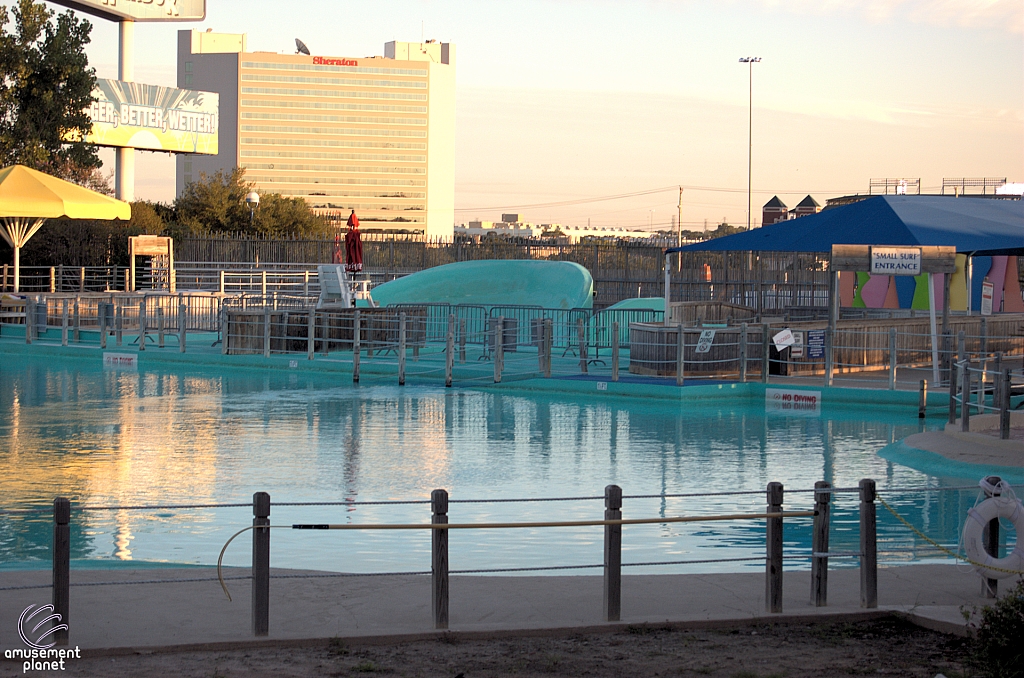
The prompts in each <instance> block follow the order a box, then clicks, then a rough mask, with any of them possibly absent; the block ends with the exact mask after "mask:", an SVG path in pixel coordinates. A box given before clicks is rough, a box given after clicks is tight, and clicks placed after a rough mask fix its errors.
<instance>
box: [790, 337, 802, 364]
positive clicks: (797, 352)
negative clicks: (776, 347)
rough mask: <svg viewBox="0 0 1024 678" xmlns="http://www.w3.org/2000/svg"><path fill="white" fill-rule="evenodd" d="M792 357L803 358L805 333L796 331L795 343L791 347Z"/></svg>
mask: <svg viewBox="0 0 1024 678" xmlns="http://www.w3.org/2000/svg"><path fill="white" fill-rule="evenodd" d="M789 357H790V358H803V357H804V333H803V332H794V333H793V345H792V346H790V347H789Z"/></svg>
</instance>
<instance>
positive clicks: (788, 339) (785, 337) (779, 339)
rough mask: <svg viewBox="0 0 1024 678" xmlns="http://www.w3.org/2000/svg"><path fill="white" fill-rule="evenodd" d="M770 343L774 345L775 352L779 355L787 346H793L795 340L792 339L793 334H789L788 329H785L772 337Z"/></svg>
mask: <svg viewBox="0 0 1024 678" xmlns="http://www.w3.org/2000/svg"><path fill="white" fill-rule="evenodd" d="M772 342H774V344H775V350H776V351H779V352H780V353H781V352H782V350H783V349H784V348H786V347H787V346H792V345H793V344H795V343H796V339H795V338H794V337H793V332H791V331H790V329H789V328H788V327H787V328H786V329H784V330H782V331H781V332H779V333H778V334H776V335H775V336H774V337H772Z"/></svg>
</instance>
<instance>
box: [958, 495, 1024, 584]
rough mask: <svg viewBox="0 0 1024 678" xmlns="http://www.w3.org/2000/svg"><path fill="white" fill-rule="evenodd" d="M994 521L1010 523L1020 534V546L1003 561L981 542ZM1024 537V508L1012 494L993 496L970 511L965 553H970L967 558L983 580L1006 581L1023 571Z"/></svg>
mask: <svg viewBox="0 0 1024 678" xmlns="http://www.w3.org/2000/svg"><path fill="white" fill-rule="evenodd" d="M995 518H1005V519H1006V520H1009V521H1010V522H1011V523H1013V529H1014V530H1016V531H1017V543H1016V544H1015V545H1014V548H1013V551H1011V552H1010V553H1008V554H1006V556H1004V557H1002V558H994V557H992V556H990V555H989V554H988V553H987V552H986V551H985V547H984V542H983V541H982V535H983V534H984V531H985V528H986V527H987V526H988V524H989V522H990V521H992V520H994V519H995ZM1021 535H1024V506H1021V503H1020V501H1019V500H1018V499H1017V498H1016V497H1014V496H1013V495H1010V496H1000V497H990V498H989V499H986V500H985V501H983V502H981V503H980V504H978V505H977V506H975V507H974V508H972V509H970V510H968V511H967V520H966V522H965V523H964V550H965V551H967V559H968V560H970V561H971V562H972V563H973V564H974V569H975V570H977V572H978V574H980V575H982V576H983V577H987V578H989V579H1003V578H1005V577H1012V576H1014V575H1015V574H1020V573H1021V572H1024V537H1022V536H1021ZM989 568H996V569H989Z"/></svg>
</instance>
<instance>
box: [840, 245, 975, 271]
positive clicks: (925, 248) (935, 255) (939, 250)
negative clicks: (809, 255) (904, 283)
mask: <svg viewBox="0 0 1024 678" xmlns="http://www.w3.org/2000/svg"><path fill="white" fill-rule="evenodd" d="M914 252H916V253H918V255H919V259H918V261H919V262H920V264H919V268H918V269H917V271H916V272H911V271H912V269H911V268H906V269H903V270H904V271H905V272H898V271H896V270H895V267H892V268H884V269H879V270H878V272H877V273H876V272H875V271H876V269H875V268H874V264H875V261H876V255H878V259H877V261H879V262H880V263H881V262H885V263H887V264H892V262H893V261H895V262H904V263H903V264H902V265H903V266H907V265H908V264H909V263H910V262H912V261H913V259H912V258H908V259H900V258H899V257H897V258H896V259H895V260H894V259H892V255H893V254H897V255H900V254H902V255H904V256H907V257H909V256H911V255H912V254H913V253H914ZM829 268H830V269H831V270H832V271H860V272H862V273H871V274H872V275H920V274H921V273H954V272H956V248H955V247H951V246H946V245H938V246H932V245H922V246H920V247H916V246H914V247H911V246H907V247H896V246H891V245H832V260H831V262H830V264H829Z"/></svg>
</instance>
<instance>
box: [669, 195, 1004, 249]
mask: <svg viewBox="0 0 1024 678" xmlns="http://www.w3.org/2000/svg"><path fill="white" fill-rule="evenodd" d="M832 245H909V246H914V245H946V246H950V245H952V246H954V247H956V251H957V252H960V253H963V254H983V255H997V254H1017V255H1024V201H1021V200H997V199H992V198H968V197H962V198H954V197H953V196H934V195H879V196H874V197H872V198H867V199H865V200H861V201H859V202H855V203H852V204H849V205H843V206H842V207H834V208H832V209H828V210H825V211H823V212H819V213H818V214H813V215H810V216H806V217H800V218H798V219H793V220H791V221H782V222H779V223H776V224H771V225H769V226H763V227H761V228H756V229H753V230H750V231H744V232H743V233H737V234H735V235H729V236H725V237H723V238H715V239H713V240H705V241H704V242H699V243H694V244H692V245H685V246H683V247H673V248H670V249H668V250H667V252H746V251H753V252H831V251H832Z"/></svg>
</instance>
